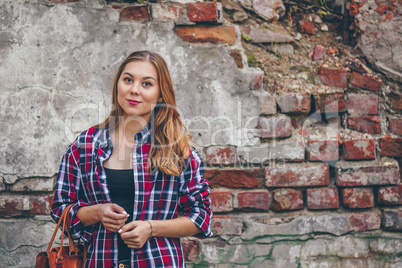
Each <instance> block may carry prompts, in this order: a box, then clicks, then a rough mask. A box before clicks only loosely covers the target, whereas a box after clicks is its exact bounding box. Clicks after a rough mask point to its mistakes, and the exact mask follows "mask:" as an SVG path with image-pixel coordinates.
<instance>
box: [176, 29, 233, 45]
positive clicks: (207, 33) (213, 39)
mask: <svg viewBox="0 0 402 268" xmlns="http://www.w3.org/2000/svg"><path fill="white" fill-rule="evenodd" d="M174 32H175V34H176V35H178V36H179V37H180V38H181V39H183V40H184V41H186V42H190V43H212V44H220V43H224V44H229V45H234V44H235V42H236V31H235V28H234V27H233V26H202V27H201V26H199V27H189V26H183V27H177V26H176V27H175V28H174Z"/></svg>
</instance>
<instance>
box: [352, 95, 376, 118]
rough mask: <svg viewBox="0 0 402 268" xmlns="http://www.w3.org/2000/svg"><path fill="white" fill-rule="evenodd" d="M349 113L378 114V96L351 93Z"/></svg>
mask: <svg viewBox="0 0 402 268" xmlns="http://www.w3.org/2000/svg"><path fill="white" fill-rule="evenodd" d="M347 106H348V113H350V114H354V115H366V114H368V115H376V114H377V113H378V96H374V95H356V94H349V95H348V100H347Z"/></svg>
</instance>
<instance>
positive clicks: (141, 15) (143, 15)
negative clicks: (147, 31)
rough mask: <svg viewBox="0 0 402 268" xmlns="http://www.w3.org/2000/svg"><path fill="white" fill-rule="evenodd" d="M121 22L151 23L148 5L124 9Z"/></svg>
mask: <svg viewBox="0 0 402 268" xmlns="http://www.w3.org/2000/svg"><path fill="white" fill-rule="evenodd" d="M120 20H133V21H149V11H148V5H137V6H128V7H124V8H123V9H121V11H120Z"/></svg>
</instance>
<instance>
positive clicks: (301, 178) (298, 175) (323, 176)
mask: <svg viewBox="0 0 402 268" xmlns="http://www.w3.org/2000/svg"><path fill="white" fill-rule="evenodd" d="M265 179H266V183H265V185H266V186H267V187H295V186H327V185H329V167H328V165H327V164H324V163H322V164H321V163H320V164H319V163H317V164H315V163H305V164H286V165H285V164H284V165H281V166H279V164H278V166H277V167H267V168H266V169H265Z"/></svg>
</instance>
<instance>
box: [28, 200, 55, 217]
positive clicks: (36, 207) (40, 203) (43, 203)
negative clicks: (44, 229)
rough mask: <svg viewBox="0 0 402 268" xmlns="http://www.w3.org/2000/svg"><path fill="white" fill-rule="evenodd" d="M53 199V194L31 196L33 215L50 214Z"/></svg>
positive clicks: (31, 211)
mask: <svg viewBox="0 0 402 268" xmlns="http://www.w3.org/2000/svg"><path fill="white" fill-rule="evenodd" d="M52 201H53V195H47V196H38V197H31V198H30V202H31V210H30V214H31V215H49V213H50V210H51V206H52Z"/></svg>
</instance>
